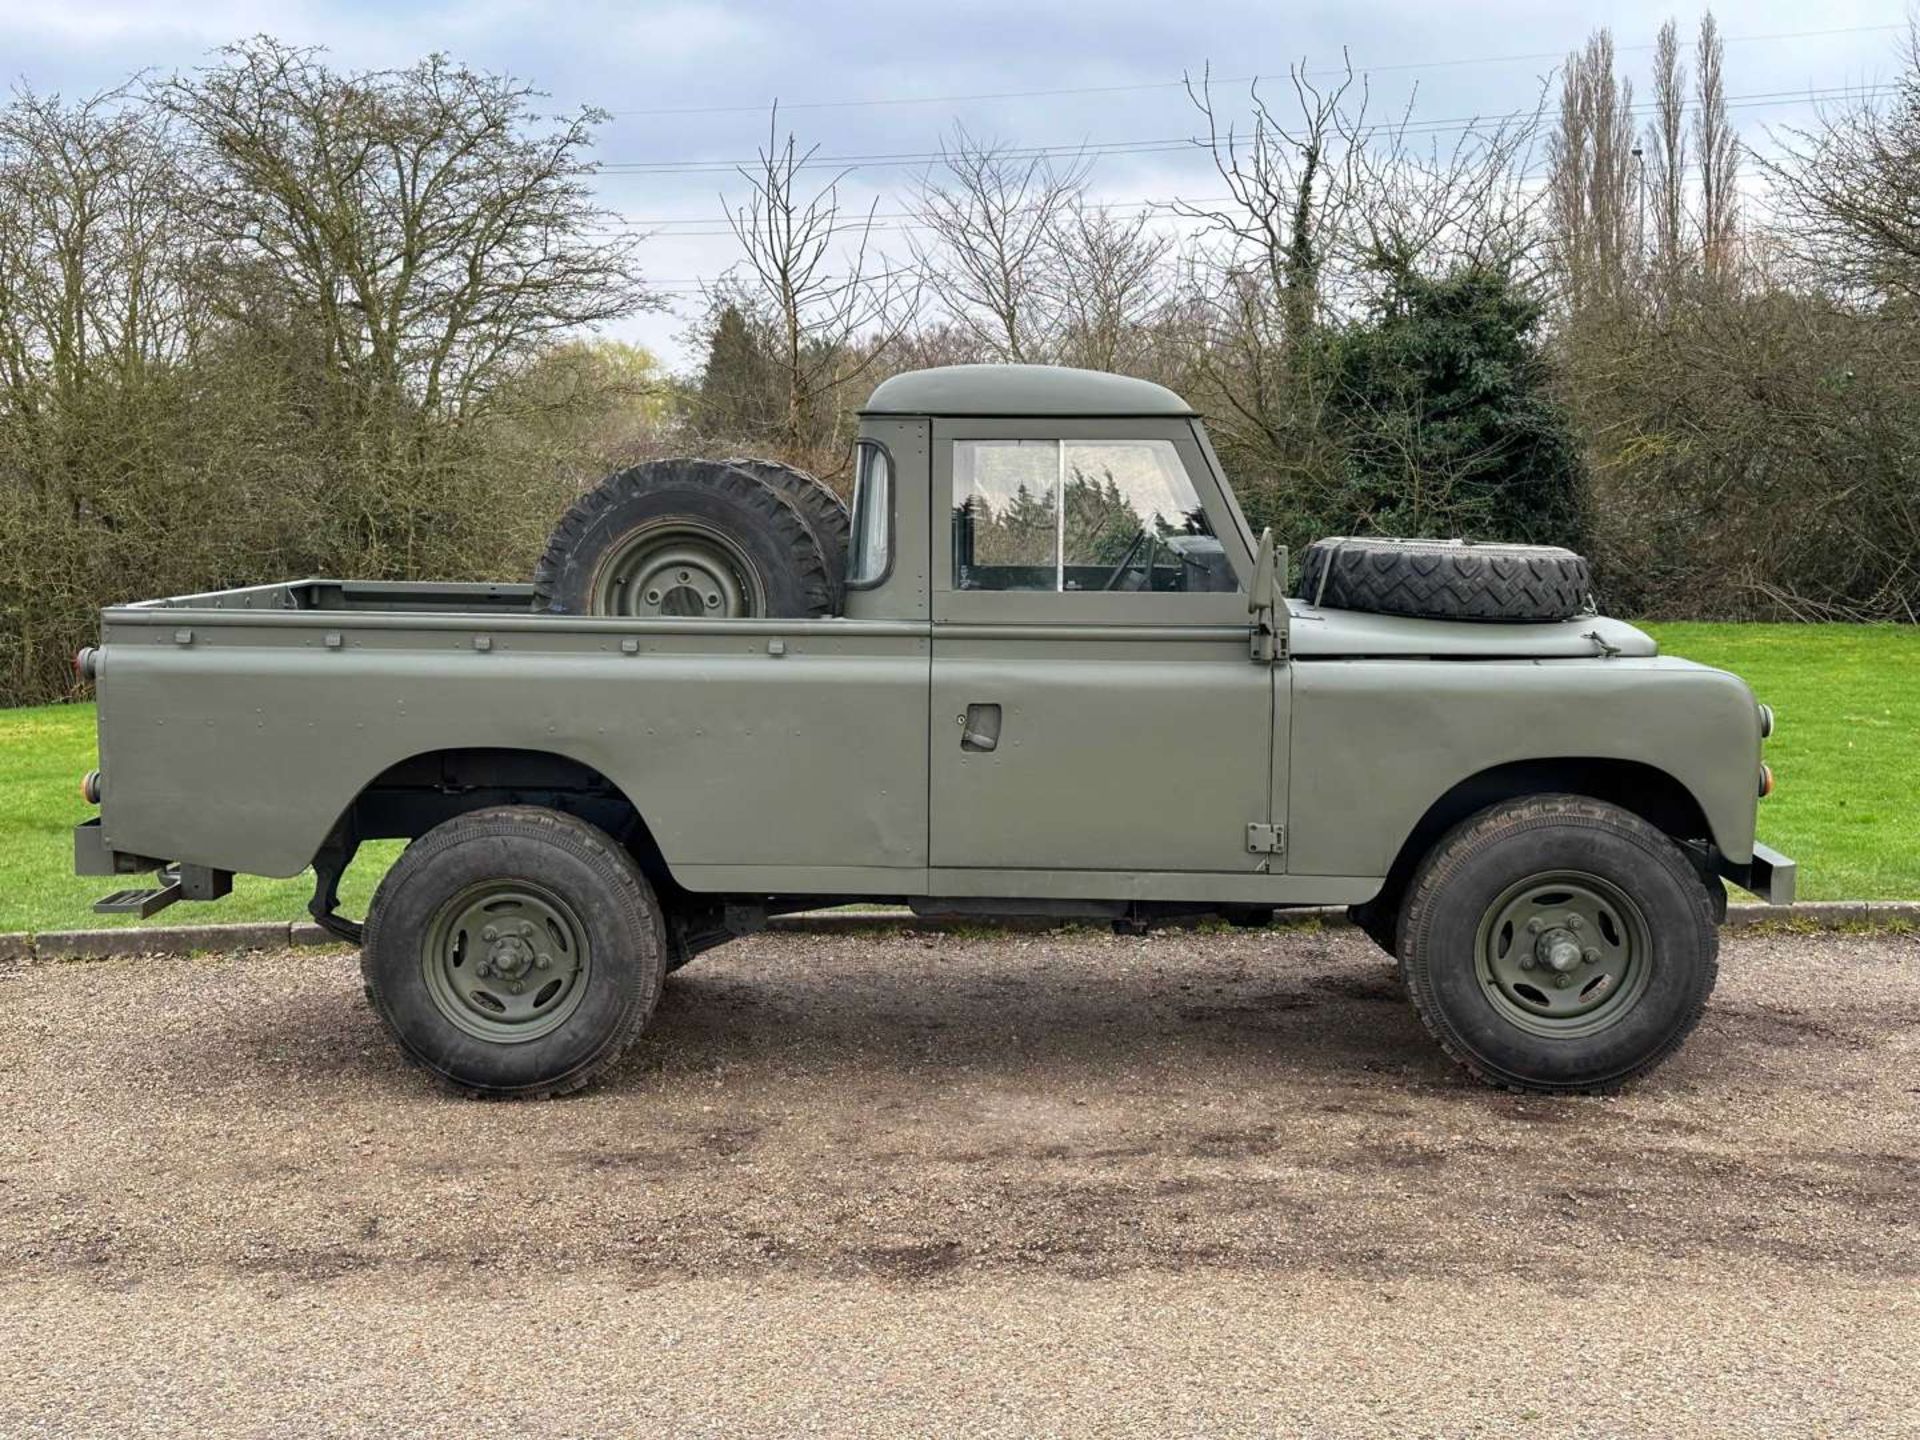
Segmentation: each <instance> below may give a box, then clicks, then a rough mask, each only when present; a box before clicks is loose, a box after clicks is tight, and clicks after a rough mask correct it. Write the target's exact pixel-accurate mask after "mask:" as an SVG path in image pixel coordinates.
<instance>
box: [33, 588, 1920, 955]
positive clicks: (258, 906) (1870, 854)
mask: <svg viewBox="0 0 1920 1440" xmlns="http://www.w3.org/2000/svg"><path fill="white" fill-rule="evenodd" d="M1647 629H1649V630H1650V631H1652V632H1653V633H1654V634H1655V635H1656V636H1658V637H1659V640H1660V645H1661V648H1662V649H1663V650H1664V651H1665V652H1666V653H1668V654H1672V655H1684V656H1686V657H1687V658H1689V659H1692V660H1698V661H1701V662H1702V663H1704V664H1708V665H1718V666H1721V667H1724V668H1725V669H1728V670H1733V671H1735V672H1737V673H1738V674H1740V675H1742V676H1744V677H1746V679H1747V682H1748V683H1749V684H1751V685H1752V686H1753V688H1754V691H1755V693H1756V694H1758V695H1759V697H1760V698H1761V699H1762V700H1765V701H1766V702H1767V703H1768V704H1770V705H1772V706H1773V708H1774V710H1775V712H1776V713H1777V714H1778V716H1779V729H1778V730H1777V731H1776V733H1775V735H1774V737H1773V739H1772V740H1771V741H1769V742H1768V745H1767V757H1768V761H1769V763H1770V764H1772V766H1773V769H1774V774H1775V776H1776V777H1777V779H1778V788H1777V789H1776V790H1775V792H1774V794H1773V796H1772V797H1771V798H1769V799H1768V800H1766V801H1764V802H1763V803H1762V804H1761V806H1760V834H1761V837H1762V838H1763V839H1765V840H1766V841H1767V842H1768V843H1769V844H1770V845H1772V846H1773V847H1774V848H1775V849H1777V850H1784V851H1785V852H1786V853H1787V854H1789V855H1791V856H1793V857H1794V859H1796V860H1798V861H1799V862H1800V866H1801V874H1800V878H1801V884H1800V894H1801V897H1802V898H1803V899H1822V898H1826V899H1912V898H1915V897H1920V629H1915V628H1912V627H1905V626H1890V625H1695V624H1650V625H1648V626H1647ZM93 763H94V746H93V707H92V706H91V705H46V706H40V707H37V708H32V709H21V710H0V877H4V885H3V886H0V933H4V932H9V931H20V930H66V929H77V928H80V927H83V926H90V925H110V924H114V923H138V922H132V921H116V920H115V919H114V918H111V917H107V916H96V915H94V914H92V913H91V911H90V910H89V909H88V906H89V905H91V904H92V902H93V901H94V900H95V899H97V898H98V897H99V896H101V895H102V894H104V893H105V892H106V891H108V890H110V889H112V888H114V882H112V881H110V880H98V879H81V878H80V877H78V876H75V875H74V874H72V873H71V872H72V863H73V857H72V841H71V837H70V831H71V828H72V826H73V825H74V824H75V823H76V822H78V821H80V820H82V819H84V818H86V817H87V816H88V815H89V814H91V813H92V811H91V810H90V808H89V807H88V806H87V805H85V804H84V803H83V802H82V801H81V799H80V797H79V780H80V776H81V775H82V774H83V773H85V772H86V771H87V770H88V769H89V768H91V767H92V765H93ZM397 850H398V847H397V845H394V844H381V845H378V846H368V847H367V849H366V850H365V851H364V852H362V855H361V857H360V859H359V860H358V861H356V862H355V864H354V867H353V869H352V870H351V871H350V872H349V873H348V875H347V881H346V884H345V885H344V886H343V887H342V908H343V909H344V910H345V911H346V913H348V914H350V915H357V914H362V913H364V911H365V907H366V902H367V898H368V897H369V896H370V895H371V894H372V892H373V886H374V884H375V883H376V882H377V881H378V879H379V876H380V872H381V870H382V869H383V868H384V867H385V866H386V865H387V864H389V863H391V861H392V858H393V856H394V855H395V854H396V853H397ZM127 883H129V884H133V883H138V882H137V881H135V880H129V881H128V882H127ZM311 893H312V885H311V882H310V881H309V880H308V879H307V878H306V877H300V878H296V879H293V880H260V879H256V878H254V877H251V876H245V875H243V876H240V877H239V878H238V879H236V880H235V882H234V890H233V894H232V895H231V896H229V897H228V898H227V899H225V900H222V901H220V902H219V903H218V904H214V905H176V906H175V907H173V908H172V909H170V910H167V911H164V912H162V914H161V915H159V916H158V917H156V920H155V922H154V923H160V924H164V923H166V922H168V921H172V922H175V923H181V924H201V923H205V922H208V921H215V920H294V919H300V918H303V917H304V916H305V914H306V904H307V897H308V896H309V895H310V894H311Z"/></svg>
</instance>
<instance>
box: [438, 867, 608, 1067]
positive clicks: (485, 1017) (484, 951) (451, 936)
mask: <svg viewBox="0 0 1920 1440" xmlns="http://www.w3.org/2000/svg"><path fill="white" fill-rule="evenodd" d="M590 964H591V955H590V953H589V951H588V947H587V938H586V928H585V926H584V925H583V924H582V923H581V921H580V919H579V917H578V916H577V915H576V914H575V913H574V911H573V908H572V906H570V905H569V904H567V902H566V901H564V900H563V899H561V898H560V896H558V895H556V894H553V893H551V892H549V891H547V890H545V889H544V888H543V887H539V886H535V885H531V884H527V883H524V882H518V881H510V880H498V881H486V882H483V883H481V884H479V885H476V886H474V887H472V888H471V889H469V890H467V891H464V892H462V893H461V894H459V895H456V896H454V897H452V898H451V899H449V900H448V901H447V902H446V903H445V904H444V905H442V906H441V907H440V909H439V911H438V912H437V913H436V914H435V916H434V919H433V921H432V923H431V924H430V925H429V926H428V931H427V935H426V939H425V941H424V943H423V945H422V949H421V967H422V971H423V975H424V978H425V980H426V982H427V991H428V993H429V994H430V995H431V996H432V997H433V1000H434V1003H435V1005H437V1006H438V1007H439V1010H440V1013H441V1014H442V1015H444V1016H445V1017H446V1018H447V1019H448V1020H449V1021H451V1022H452V1023H453V1024H454V1025H455V1026H457V1027H458V1028H459V1029H461V1030H464V1031H466V1032H467V1033H468V1034H470V1035H474V1036H476V1037H478V1038H480V1039H484V1040H495V1041H508V1042H513V1041H521V1040H534V1039H538V1038H539V1037H540V1036H542V1035H545V1034H548V1033H549V1032H551V1031H552V1030H554V1029H555V1028H557V1027H558V1026H559V1025H561V1024H564V1023H565V1021H566V1019H567V1017H568V1016H569V1015H571V1014H572V1013H573V1011H574V1010H575V1009H576V1008H578V1006H579V1003H580V999H581V996H582V995H583V994H584V993H585V991H586V975H587V970H588V967H589V965H590Z"/></svg>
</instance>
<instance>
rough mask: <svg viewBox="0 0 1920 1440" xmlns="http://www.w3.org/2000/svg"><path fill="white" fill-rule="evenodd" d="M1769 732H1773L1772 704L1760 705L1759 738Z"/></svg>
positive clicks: (1764, 736)
mask: <svg viewBox="0 0 1920 1440" xmlns="http://www.w3.org/2000/svg"><path fill="white" fill-rule="evenodd" d="M1771 734H1773V706H1771V705H1762V706H1761V707H1760V738H1761V739H1762V740H1764V739H1766V738H1767V737H1768V736H1769V735H1771Z"/></svg>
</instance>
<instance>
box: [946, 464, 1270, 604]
mask: <svg viewBox="0 0 1920 1440" xmlns="http://www.w3.org/2000/svg"><path fill="white" fill-rule="evenodd" d="M953 573H954V580H955V584H956V586H957V587H958V588H959V589H961V590H1028V591H1034V590H1038V591H1068V590H1074V591H1107V592H1119V593H1125V592H1129V591H1141V592H1148V591H1151V592H1164V593H1180V592H1198V591H1208V592H1218V591H1232V590H1236V589H1238V588H1239V586H1238V582H1237V581H1236V579H1235V578H1234V574H1233V569H1232V567H1231V566H1230V565H1229V564H1228V563H1227V559H1226V555H1225V552H1224V551H1223V549H1222V548H1221V545H1220V542H1219V541H1218V540H1217V539H1215V538H1214V533H1213V526H1212V525H1211V524H1210V523H1209V522H1208V520H1207V515H1206V511H1205V509H1204V508H1203V507H1202V505H1201V503H1200V498H1199V496H1198V495H1197V494H1196V493H1195V491H1194V487H1193V481H1192V480H1191V479H1190V478H1189V477H1188V475H1187V471H1186V467H1185V465H1183V464H1182V463H1181V460H1180V455H1179V452H1178V451H1177V450H1176V449H1175V448H1174V446H1173V444H1172V443H1171V442H1170V441H1166V440H1064V441H1063V440H956V441H955V442H954V452H953Z"/></svg>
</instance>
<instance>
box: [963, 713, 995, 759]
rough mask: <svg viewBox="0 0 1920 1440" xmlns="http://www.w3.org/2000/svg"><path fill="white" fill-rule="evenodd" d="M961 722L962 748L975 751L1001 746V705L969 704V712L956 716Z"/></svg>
mask: <svg viewBox="0 0 1920 1440" xmlns="http://www.w3.org/2000/svg"><path fill="white" fill-rule="evenodd" d="M954 718H955V719H956V720H958V721H959V722H960V748H961V749H962V750H972V751H975V752H979V751H985V750H997V749H999V748H1000V707H999V706H998V705H969V706H967V713H966V714H964V715H957V716H955V717H954Z"/></svg>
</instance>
